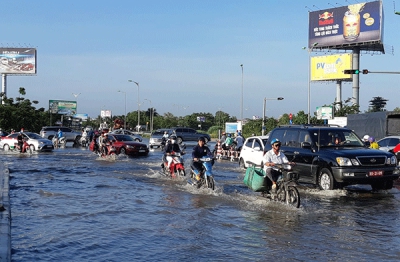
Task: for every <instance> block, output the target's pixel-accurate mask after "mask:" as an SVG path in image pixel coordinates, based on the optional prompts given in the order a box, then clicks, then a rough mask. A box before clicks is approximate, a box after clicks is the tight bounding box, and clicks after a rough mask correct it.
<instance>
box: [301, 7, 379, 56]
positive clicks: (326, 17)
mask: <svg viewBox="0 0 400 262" xmlns="http://www.w3.org/2000/svg"><path fill="white" fill-rule="evenodd" d="M308 30H309V31H308V47H309V48H310V49H312V48H336V49H345V48H346V47H348V48H353V47H355V46H358V47H360V49H361V50H372V51H382V52H384V50H383V43H382V41H383V39H382V38H383V9H382V2H381V1H373V2H366V3H358V4H352V5H347V6H342V7H333V8H329V9H324V10H319V11H313V12H310V13H309V28H308Z"/></svg>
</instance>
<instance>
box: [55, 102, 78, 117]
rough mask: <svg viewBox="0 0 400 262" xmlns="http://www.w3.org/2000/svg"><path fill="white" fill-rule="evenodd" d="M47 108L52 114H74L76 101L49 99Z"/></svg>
mask: <svg viewBox="0 0 400 262" xmlns="http://www.w3.org/2000/svg"><path fill="white" fill-rule="evenodd" d="M49 110H50V113H52V114H60V115H69V116H72V115H75V114H76V101H65V100H49Z"/></svg>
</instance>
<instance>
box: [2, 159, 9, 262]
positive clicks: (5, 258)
mask: <svg viewBox="0 0 400 262" xmlns="http://www.w3.org/2000/svg"><path fill="white" fill-rule="evenodd" d="M9 177H10V176H9V171H8V168H7V167H6V166H5V165H4V164H3V163H1V162H0V262H9V261H11V210H10V195H9Z"/></svg>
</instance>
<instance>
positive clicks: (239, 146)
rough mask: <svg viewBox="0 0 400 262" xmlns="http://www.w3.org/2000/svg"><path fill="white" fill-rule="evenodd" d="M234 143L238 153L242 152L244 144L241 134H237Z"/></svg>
mask: <svg viewBox="0 0 400 262" xmlns="http://www.w3.org/2000/svg"><path fill="white" fill-rule="evenodd" d="M235 142H236V150H237V151H238V152H240V150H242V147H243V143H244V137H243V136H242V133H241V132H238V134H237V137H236V138H235Z"/></svg>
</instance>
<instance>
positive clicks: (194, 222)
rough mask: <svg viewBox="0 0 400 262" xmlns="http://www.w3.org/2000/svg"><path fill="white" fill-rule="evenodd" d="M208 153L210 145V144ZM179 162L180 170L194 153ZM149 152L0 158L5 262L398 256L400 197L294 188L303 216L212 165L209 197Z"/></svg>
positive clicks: (223, 164) (71, 151)
mask: <svg viewBox="0 0 400 262" xmlns="http://www.w3.org/2000/svg"><path fill="white" fill-rule="evenodd" d="M210 147H212V146H210ZM186 151H187V152H188V154H187V156H185V160H186V162H185V166H186V169H187V172H188V169H189V168H188V167H189V163H190V162H189V161H190V152H191V146H188V148H187V150H186ZM161 156H162V153H161V152H160V151H159V150H154V151H151V152H150V154H149V156H148V157H140V158H132V157H124V156H119V157H118V158H117V159H116V160H105V159H101V158H98V157H97V156H96V155H94V154H93V153H92V152H90V151H89V150H87V149H85V148H73V147H67V148H62V149H57V150H55V151H54V152H52V153H35V154H33V155H31V156H28V155H19V154H11V153H10V154H6V153H4V152H3V151H1V152H0V159H1V161H2V162H3V163H5V165H6V166H7V167H8V168H9V169H10V201H11V215H12V225H11V234H12V236H11V241H12V243H11V245H12V260H13V261H34V260H39V261H133V260H138V261H149V260H152V261H159V260H167V261H179V260H185V261H187V260H190V261H246V260H256V261H273V260H275V261H288V260H290V261H398V259H399V258H400V248H399V246H400V218H399V216H400V192H399V189H397V188H393V189H391V190H389V191H382V192H378V193H372V192H371V191H370V188H369V187H368V186H367V187H366V186H363V187H361V186H360V187H357V186H356V187H352V188H351V190H350V191H348V190H334V191H329V192H321V191H319V190H316V189H313V188H309V187H304V188H303V187H302V188H301V189H300V195H301V206H300V208H299V209H295V208H291V207H288V206H286V205H284V204H282V203H277V202H269V201H268V200H266V199H264V198H261V197H260V194H259V193H254V192H251V191H250V190H249V189H248V188H247V187H246V186H245V185H244V184H243V177H244V174H245V171H244V170H243V169H240V168H239V167H238V165H237V164H236V163H232V162H229V161H216V163H215V165H214V173H215V180H216V183H217V184H216V190H215V191H209V190H203V189H201V190H198V189H195V188H194V187H192V186H190V185H188V183H187V182H186V178H182V179H181V178H179V179H170V178H167V177H165V176H164V175H162V174H161V167H160V164H161V161H160V159H161Z"/></svg>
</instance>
